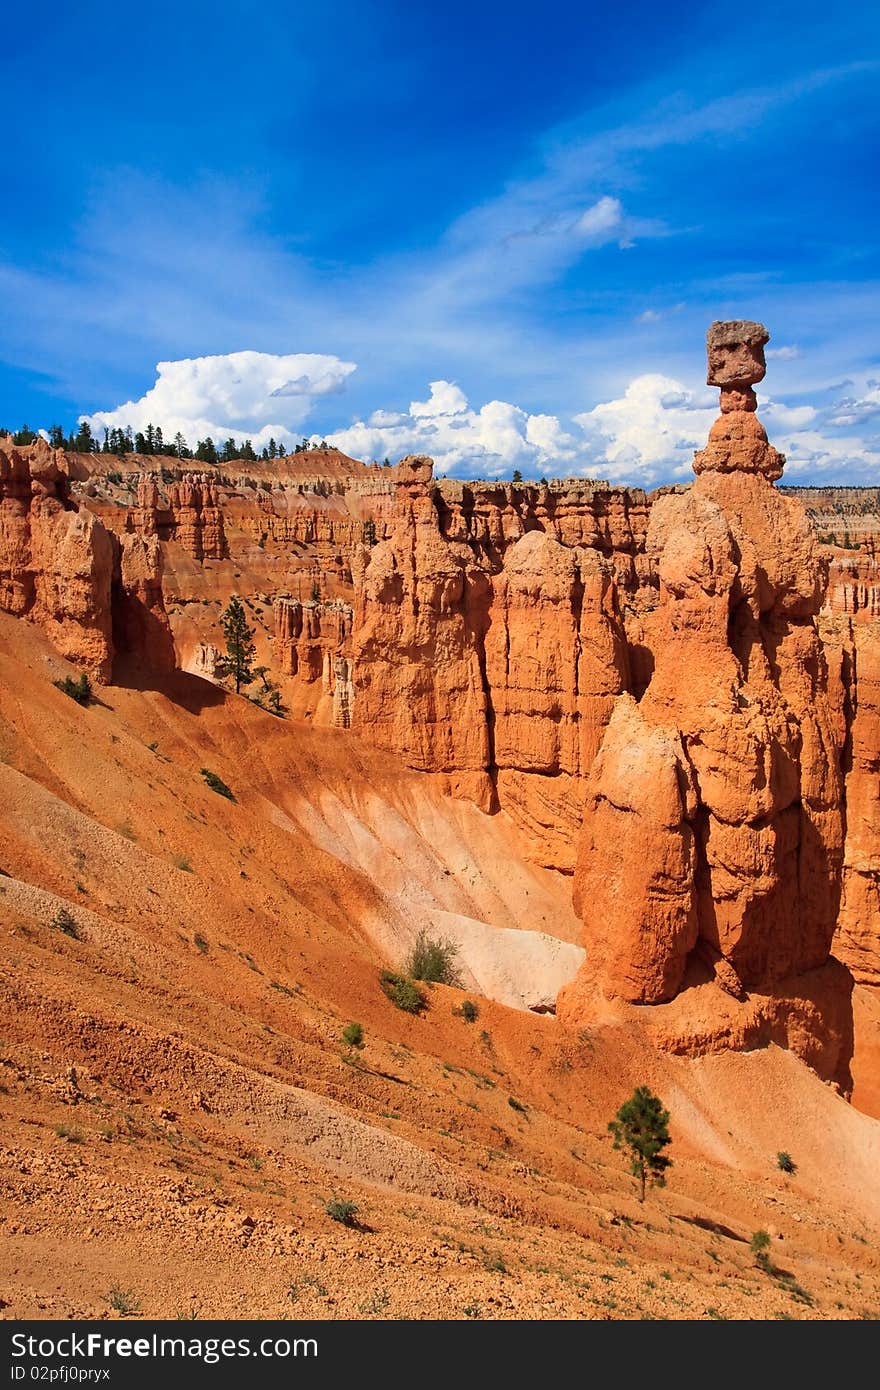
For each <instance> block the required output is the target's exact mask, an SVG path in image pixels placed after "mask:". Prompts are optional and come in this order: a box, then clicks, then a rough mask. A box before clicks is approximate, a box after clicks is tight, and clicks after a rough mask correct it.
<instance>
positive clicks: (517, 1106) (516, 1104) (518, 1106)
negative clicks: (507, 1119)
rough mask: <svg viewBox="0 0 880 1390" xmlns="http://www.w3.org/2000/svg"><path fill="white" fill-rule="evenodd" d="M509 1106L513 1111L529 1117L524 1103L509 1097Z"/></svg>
mask: <svg viewBox="0 0 880 1390" xmlns="http://www.w3.org/2000/svg"><path fill="white" fill-rule="evenodd" d="M507 1104H508V1105H509V1106H510V1108H511V1110H518V1111H519V1113H520V1114H521V1115H527V1114H528V1113H529V1112H528V1110H527V1109H526V1107H525V1106H524V1105H523V1103H522V1101H519V1100H516V1099H515V1098H514V1097H513V1096H508V1097H507Z"/></svg>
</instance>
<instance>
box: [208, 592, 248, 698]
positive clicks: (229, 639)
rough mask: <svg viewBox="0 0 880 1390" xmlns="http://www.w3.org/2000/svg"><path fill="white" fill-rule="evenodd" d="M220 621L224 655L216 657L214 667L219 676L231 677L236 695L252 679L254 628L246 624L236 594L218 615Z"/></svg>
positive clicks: (242, 609) (242, 607)
mask: <svg viewBox="0 0 880 1390" xmlns="http://www.w3.org/2000/svg"><path fill="white" fill-rule="evenodd" d="M220 622H221V623H222V625H223V635H224V637H225V638H226V655H225V656H221V657H219V658H218V660H217V661H216V662H215V665H214V669H215V670H216V672H217V674H218V675H219V676H231V677H232V679H233V680H234V681H235V693H236V695H238V694H239V693H240V691H241V687H242V686H243V685H250V683H251V681H252V680H253V679H254V670H253V661H254V657H255V656H256V654H257V649H256V647H255V646H254V641H253V637H254V629H253V628H252V627H250V626H249V625H248V620H247V614H246V613H245V611H244V604H243V603H242V601H241V599H240V598H239V597H238V596H237V595H236V594H233V595H232V598H231V599H230V600H229V605H228V607H227V608H225V609H224V611H223V613H222V614H221V615H220Z"/></svg>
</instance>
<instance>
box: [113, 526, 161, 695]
mask: <svg viewBox="0 0 880 1390" xmlns="http://www.w3.org/2000/svg"><path fill="white" fill-rule="evenodd" d="M118 544H119V584H118V586H117V591H116V592H115V593H114V602H113V639H114V644H115V646H116V650H117V651H119V652H126V653H128V654H129V655H131V656H132V657H133V658H134V659H135V661H136V662H137V663H138V664H139V665H141V666H143V667H145V668H147V669H148V670H151V671H173V670H174V667H175V665H176V661H175V653H174V638H173V636H172V633H171V625H170V623H169V622H168V614H167V613H166V611H165V600H164V596H163V591H162V564H163V561H162V548H161V546H160V544H159V542H158V541H157V540H156V538H155V537H153V536H139V535H125V536H122V537H121V538H120V540H119V543H118Z"/></svg>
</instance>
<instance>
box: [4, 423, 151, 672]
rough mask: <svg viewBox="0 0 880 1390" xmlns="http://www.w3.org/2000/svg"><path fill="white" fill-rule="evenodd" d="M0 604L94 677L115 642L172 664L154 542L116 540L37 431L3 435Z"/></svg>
mask: <svg viewBox="0 0 880 1390" xmlns="http://www.w3.org/2000/svg"><path fill="white" fill-rule="evenodd" d="M0 608H3V609H5V611H6V612H8V613H12V614H14V615H15V616H16V617H25V618H28V619H29V620H30V621H32V622H34V623H36V624H38V625H39V626H40V627H41V628H42V629H43V630H44V631H45V633H46V634H47V636H48V637H49V638H50V640H51V641H52V643H53V644H54V646H55V647H56V648H57V650H58V651H59V652H60V653H61V655H62V656H64V657H66V658H67V659H68V660H70V661H73V662H75V663H76V664H77V665H78V666H80V667H81V668H82V669H83V670H85V671H87V672H89V673H90V674H91V675H93V676H96V677H98V678H99V679H103V680H108V679H109V678H110V675H111V672H112V667H113V657H114V654H115V652H116V651H117V650H131V651H132V652H135V653H137V654H138V655H139V656H141V657H142V658H144V659H146V661H147V662H148V663H149V664H152V665H155V666H157V667H159V668H160V669H167V668H168V666H169V665H172V664H173V653H172V650H171V645H170V631H169V628H168V622H167V618H166V616H165V610H164V604H163V599H162V570H161V555H160V554H159V549H158V546H157V545H155V543H154V544H152V545H150V544H148V543H145V542H143V541H142V540H140V538H137V537H126V538H124V539H123V540H122V541H121V542H120V541H119V540H117V538H116V537H115V536H113V535H112V534H111V533H110V532H109V531H108V530H107V529H106V528H105V527H104V526H103V525H102V524H101V522H100V521H99V520H98V519H97V517H95V516H94V515H93V514H92V512H91V511H89V510H87V509H86V508H85V507H78V506H77V505H76V503H74V502H73V501H72V500H71V495H70V475H69V472H68V464H67V459H66V458H65V455H64V454H63V452H61V451H60V450H58V451H56V450H54V449H51V448H50V447H49V445H48V444H46V443H45V441H44V440H42V439H37V440H36V441H35V443H33V444H31V445H28V446H27V447H24V448H16V447H15V446H14V445H13V444H12V443H11V440H10V439H9V437H8V436H5V435H4V436H0Z"/></svg>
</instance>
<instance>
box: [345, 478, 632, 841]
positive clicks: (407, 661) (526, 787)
mask: <svg viewBox="0 0 880 1390" xmlns="http://www.w3.org/2000/svg"><path fill="white" fill-rule="evenodd" d="M396 481H397V489H398V493H399V497H398V502H397V507H396V519H395V521H394V523H393V527H392V531H391V535H390V537H389V539H388V540H387V541H386V542H384V543H383V544H379V545H377V546H376V547H375V548H374V549H373V550H372V551H370V552H363V551H362V552H361V553H360V556H359V557H356V558H355V559H354V560H353V562H352V569H353V574H354V579H355V589H356V595H357V597H356V606H355V621H354V635H353V640H352V645H351V654H352V658H353V682H354V692H355V693H354V727H355V728H356V729H358V730H359V731H360V732H362V733H363V736H364V737H366V738H369V739H371V740H372V741H374V742H378V743H380V744H382V745H384V746H386V747H390V748H393V749H394V750H395V751H396V752H398V753H400V754H402V755H403V757H404V758H405V759H406V760H407V761H408V762H409V763H410V765H411V766H413V767H417V768H420V769H422V770H424V771H430V772H435V773H440V774H442V775H443V776H444V777H445V778H446V779H447V782H448V785H449V786H450V788H451V789H452V790H454V791H455V792H456V793H458V794H461V795H465V796H469V797H471V798H473V799H474V800H476V802H477V804H478V805H481V806H482V807H483V808H484V809H492V808H495V807H497V806H499V805H500V806H502V807H503V808H504V809H505V810H507V811H508V812H509V813H510V814H511V815H512V816H513V817H514V819H515V820H516V821H517V822H518V824H519V825H520V826H521V827H522V829H523V830H524V831H525V832H526V834H527V835H528V838H529V842H530V853H531V854H532V855H533V856H534V857H535V858H537V859H539V860H540V861H541V862H542V863H546V864H551V865H556V866H559V867H563V868H567V869H572V868H573V865H574V857H573V844H574V839H575V835H576V831H577V828H578V826H579V824H580V818H581V801H582V788H583V776H584V774H585V773H586V771H587V770H588V769H589V766H590V764H591V762H592V760H593V758H594V756H595V753H596V751H597V749H598V746H599V742H600V740H601V736H602V731H603V729H604V726H605V724H606V723H607V720H608V719H609V717H610V715H611V710H612V707H613V702H614V698H615V696H616V695H617V694H619V692H620V691H621V690H623V689H625V688H627V684H628V680H629V668H628V655H627V648H626V642H625V637H624V631H623V623H622V619H621V614H620V611H619V605H618V598H617V587H616V584H615V571H617V572H618V573H619V574H620V575H621V576H622V581H621V582H625V583H626V584H627V586H628V587H629V588H630V590H631V591H633V592H635V590H636V589H637V588H638V586H639V583H640V577H639V570H638V567H637V565H636V562H635V561H636V556H637V555H638V554H639V552H640V549H641V547H640V542H639V539H638V528H639V527H640V526H641V530H642V533H643V531H644V521H645V519H646V514H647V504H646V499H645V498H644V495H643V494H639V495H636V496H635V497H633V498H629V497H627V496H626V494H624V493H622V492H620V491H619V490H612V489H609V488H607V487H602V486H599V485H596V484H587V483H583V482H576V481H572V482H571V483H569V484H566V485H565V486H563V485H561V484H560V485H557V486H554V487H550V486H547V485H542V486H540V487H531V486H528V487H524V488H514V487H512V486H510V485H507V484H499V483H480V484H458V483H451V482H445V481H444V482H442V483H440V484H436V483H434V482H433V480H432V476H431V463H430V460H428V459H424V458H420V457H416V458H413V459H409V460H404V462H403V463H402V464H401V465H400V466H399V469H398V471H397V476H396ZM634 527H635V528H636V529H635V530H634ZM605 555H607V556H608V558H607V559H605V558H604V556H605ZM538 633H540V641H536V634H538Z"/></svg>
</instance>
